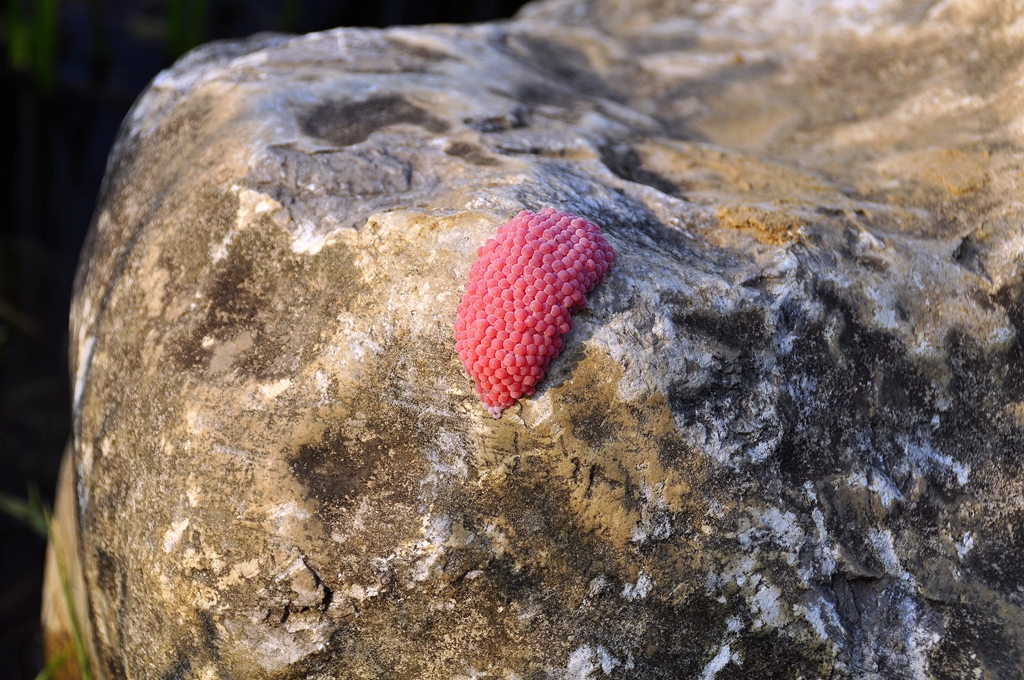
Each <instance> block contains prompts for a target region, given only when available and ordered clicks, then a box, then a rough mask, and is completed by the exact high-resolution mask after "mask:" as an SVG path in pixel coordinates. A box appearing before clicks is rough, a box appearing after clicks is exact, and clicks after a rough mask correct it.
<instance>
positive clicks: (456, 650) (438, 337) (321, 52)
mask: <svg viewBox="0 0 1024 680" xmlns="http://www.w3.org/2000/svg"><path fill="white" fill-rule="evenodd" d="M801 8H802V9H801V10H800V11H799V12H794V11H793V10H792V6H791V3H787V2H781V1H778V2H753V1H751V0H731V1H730V2H723V3H718V4H714V5H688V4H680V3H660V2H659V3H654V2H646V1H645V0H608V1H603V0H602V1H600V2H587V1H582V0H580V1H577V0H547V1H546V2H540V3H537V4H534V5H530V6H528V7H527V8H525V9H524V10H523V11H522V12H521V13H520V14H519V15H518V16H517V18H516V19H514V20H512V21H508V22H501V23H495V24H483V25H476V26H463V27H453V26H432V27H423V28H395V29H388V30H384V31H377V30H363V29H337V30H334V31H328V32H324V33H318V34H312V35H308V36H301V37H282V36H257V37H254V38H252V39H249V40H247V41H240V42H234V43H217V44H212V45H209V46H206V47H202V48H199V49H198V50H196V51H194V52H193V53H191V54H190V55H187V56H186V57H185V58H183V59H182V60H181V61H179V62H178V63H177V64H176V65H174V66H173V67H172V68H171V69H168V70H167V71H165V72H164V73H162V74H161V75H160V76H158V78H157V79H156V80H155V81H154V82H153V84H152V85H151V86H150V88H149V89H148V90H147V92H146V93H145V94H144V95H143V96H142V98H141V99H140V100H139V101H138V103H137V104H136V105H135V107H134V108H133V110H132V113H131V114H130V115H129V117H128V119H127V120H126V122H125V125H124V128H123V130H122V132H121V136H120V138H119V140H118V142H117V145H116V146H115V149H114V151H113V152H112V156H111V160H110V164H109V171H108V175H107V179H106V182H105V184H104V191H103V194H102V196H101V200H100V205H99V208H98V212H97V216H96V219H95V221H94V224H93V226H92V229H91V232H90V236H89V239H88V242H87V245H86V247H85V250H84V252H83V255H82V265H81V267H80V270H79V274H78V279H77V285H76V291H75V298H74V302H73V311H72V328H71V335H70V345H71V362H72V364H71V369H72V373H73V375H74V377H75V386H74V440H73V458H72V460H71V464H70V465H69V466H68V468H67V474H65V475H64V477H63V478H62V479H63V482H62V484H63V485H62V487H61V496H60V500H59V501H58V515H57V516H58V520H59V522H60V523H61V531H62V533H61V534H60V535H61V536H62V537H63V536H73V537H74V538H75V540H76V541H77V543H76V548H75V550H74V551H73V552H74V554H75V555H76V557H77V559H76V561H74V563H73V564H74V565H76V566H74V573H73V579H72V584H73V585H74V589H75V596H76V598H77V601H78V602H80V603H81V604H79V605H78V607H79V608H80V609H81V610H83V611H84V612H85V617H84V621H83V623H84V624H85V635H86V639H87V641H88V645H89V654H90V660H91V664H92V669H93V675H94V677H97V678H104V679H107V678H110V679H113V678H182V679H184V678H214V677H223V678H276V679H280V680H284V679H286V678H323V679H326V678H329V677H330V678H335V679H336V680H338V679H340V678H353V679H355V678H402V677H410V678H412V677H415V678H438V679H440V678H444V679H446V680H447V679H450V678H473V677H494V678H509V679H510V678H522V679H526V678H564V679H568V678H574V679H576V678H588V679H590V680H596V679H597V678H604V677H610V678H627V677H628V678H645V679H647V678H651V679H653V678H665V677H687V678H689V677H695V678H717V679H719V680H722V679H724V678H728V677H750V678H763V677H788V678H798V677H804V678H812V677H831V678H846V677H850V678H881V677H885V678H925V677H931V678H962V677H975V676H977V677H1020V676H1021V674H1022V673H1024V668H1022V666H1021V663H1022V662H1021V659H1024V609H1022V608H1024V600H1022V595H1021V593H1022V592H1024V567H1022V566H1021V563H1020V560H1019V559H1018V556H1019V555H1020V553H1021V549H1022V541H1024V527H1022V521H1024V514H1022V510H1021V508H1024V503H1022V493H1024V487H1022V481H1021V480H1024V475H1022V474H1021V465H1022V462H1021V460H1022V459H1021V456H1020V455H1019V454H1020V451H1021V450H1022V445H1024V368H1022V367H1024V345H1022V342H1024V341H1022V339H1021V337H1022V336H1021V329H1022V327H1024V283H1022V281H1024V272H1022V259H1021V252H1022V245H1024V231H1022V229H1021V226H1020V225H1021V223H1022V221H1021V220H1022V211H1021V205H1020V201H1019V200H1018V189H1017V186H1018V181H1019V180H1024V177H1021V176H1020V175H1021V170H1020V168H1021V167H1022V164H1021V151H1020V146H1021V139H1019V138H1020V136H1021V131H1022V129H1024V128H1021V126H1020V123H1019V120H1018V119H1019V97H1018V92H1019V86H1018V80H1019V70H1020V66H1021V57H1020V54H1022V51H1021V49H1020V48H1021V44H1022V43H1021V40H1022V36H1021V35H1019V33H1020V32H1019V31H1017V30H1016V29H1015V28H1014V27H1015V26H1018V23H1017V20H1019V18H1020V17H1018V16H1016V14H1014V12H1016V10H1010V9H1008V8H1004V7H1002V6H998V5H971V4H969V3H958V2H952V3H940V4H937V5H930V4H927V3H926V4H922V3H919V2H912V1H910V0H893V1H892V2H883V3H880V4H873V5H870V6H864V5H859V4H851V3H844V2H820V3H811V4H802V5H801ZM1011 14H1013V16H1010V15H1011ZM546 206H551V207H553V208H555V209H556V210H559V211H563V212H566V213H572V214H576V215H582V216H586V218H587V219H589V220H592V221H593V222H595V223H597V224H600V225H601V229H602V231H603V232H604V233H605V234H607V236H608V239H609V241H610V242H613V243H614V244H615V251H616V259H615V265H614V275H612V276H609V277H608V278H607V279H606V280H605V281H604V282H603V283H602V284H601V285H600V286H597V287H596V288H595V289H594V290H593V292H592V293H590V294H589V295H588V304H587V307H586V309H583V310H581V311H580V312H579V314H578V315H577V316H576V317H574V325H573V328H572V330H571V331H570V332H569V333H567V334H566V336H565V338H564V341H565V347H564V350H563V351H562V352H561V354H560V356H559V357H558V358H557V359H555V360H553V361H552V362H551V363H550V365H549V367H548V371H547V376H546V377H545V380H544V381H543V383H541V384H540V385H539V387H538V388H537V391H536V393H535V394H534V395H533V396H531V397H530V398H529V399H521V400H520V401H519V402H518V403H517V404H515V405H514V406H511V407H510V408H509V409H507V410H506V411H505V414H504V416H503V417H502V418H501V419H500V420H494V419H492V418H490V417H489V416H488V415H487V413H485V412H484V411H482V410H481V409H480V406H479V400H478V397H477V395H476V394H475V393H474V389H473V384H472V382H471V380H470V379H469V378H468V377H467V376H466V374H465V372H464V370H463V366H462V365H461V363H460V361H459V358H458V356H457V355H456V350H455V342H456V340H455V338H454V336H453V329H452V324H453V322H454V320H455V316H456V309H457V307H458V305H459V301H460V299H461V296H462V293H463V290H464V285H465V282H466V279H467V275H468V272H469V269H470V267H471V265H472V262H473V260H474V258H475V254H476V248H477V247H478V246H479V245H480V244H481V243H484V242H485V241H486V239H487V238H489V237H490V236H491V235H493V233H494V231H495V229H496V227H497V226H498V225H500V224H502V223H503V222H506V221H507V220H509V219H510V218H511V217H512V216H514V215H515V214H517V213H518V212H519V211H520V210H530V211H537V210H540V209H541V208H543V207H546ZM62 542H64V543H70V541H65V540H64V539H63V538H62ZM48 579H49V580H48V588H50V589H51V591H53V589H54V588H56V587H57V586H56V581H55V575H54V573H53V571H52V569H51V571H50V573H49V576H48ZM51 594H52V593H51ZM47 611H48V612H50V613H49V614H48V618H47V621H46V625H47V626H48V627H49V628H48V630H49V633H48V635H49V638H48V639H49V640H50V641H51V648H52V646H53V645H57V644H58V642H59V640H61V639H62V638H61V631H62V628H61V626H63V625H66V619H61V618H60V617H59V616H58V615H56V614H54V613H53V611H54V610H53V608H52V607H51V608H49V609H48V610H47ZM154 632H157V633H158V634H154Z"/></svg>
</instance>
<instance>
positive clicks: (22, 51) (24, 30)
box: [7, 0, 32, 71]
mask: <svg viewBox="0 0 1024 680" xmlns="http://www.w3.org/2000/svg"><path fill="white" fill-rule="evenodd" d="M7 58H8V60H9V61H10V63H11V68H13V69H15V70H18V71H27V70H28V69H29V68H30V67H31V66H32V42H31V37H30V35H29V31H28V26H27V25H26V22H25V15H24V13H23V12H22V11H21V0H7Z"/></svg>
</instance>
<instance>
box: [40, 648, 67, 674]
mask: <svg viewBox="0 0 1024 680" xmlns="http://www.w3.org/2000/svg"><path fill="white" fill-rule="evenodd" d="M67 660H68V653H67V652H61V653H60V654H58V655H57V656H55V657H53V658H52V659H50V662H49V663H48V664H46V667H45V668H43V670H41V671H39V675H37V676H36V680H50V678H52V677H53V674H54V673H56V672H57V669H58V668H60V667H61V666H63V665H64V662H65V661H67Z"/></svg>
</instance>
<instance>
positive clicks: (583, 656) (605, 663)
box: [560, 645, 634, 680]
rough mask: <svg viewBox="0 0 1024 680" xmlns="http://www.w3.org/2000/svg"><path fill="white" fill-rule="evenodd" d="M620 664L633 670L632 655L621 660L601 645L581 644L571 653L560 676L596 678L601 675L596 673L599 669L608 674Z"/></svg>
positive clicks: (567, 679) (579, 679)
mask: <svg viewBox="0 0 1024 680" xmlns="http://www.w3.org/2000/svg"><path fill="white" fill-rule="evenodd" d="M620 666H621V667H622V669H623V670H625V671H630V670H632V669H633V667H634V664H633V657H632V655H629V656H627V657H626V660H625V661H621V660H620V659H617V658H616V657H615V656H613V655H612V654H611V653H610V652H609V651H608V650H607V649H605V648H604V647H602V646H601V645H596V646H594V647H591V646H590V645H580V646H579V647H577V648H576V649H575V650H573V651H572V652H571V653H570V654H569V660H568V662H567V663H566V668H565V672H564V673H563V674H561V676H560V677H561V678H562V679H563V680H596V679H597V678H599V677H600V676H599V675H596V673H597V672H598V671H601V673H602V674H604V675H606V676H608V675H611V674H612V671H614V670H615V669H616V668H618V667H620Z"/></svg>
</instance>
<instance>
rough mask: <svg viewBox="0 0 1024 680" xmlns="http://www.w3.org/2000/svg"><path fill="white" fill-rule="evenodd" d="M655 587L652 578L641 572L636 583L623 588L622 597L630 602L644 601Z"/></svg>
mask: <svg viewBox="0 0 1024 680" xmlns="http://www.w3.org/2000/svg"><path fill="white" fill-rule="evenodd" d="M653 585H654V581H652V580H651V577H650V576H649V575H648V574H645V573H644V572H642V571H641V572H640V574H639V575H638V576H637V577H636V583H627V584H626V585H624V586H623V587H622V597H624V598H626V599H627V600H629V601H633V600H642V599H644V598H645V597H647V594H648V593H650V592H651V587H652V586H653Z"/></svg>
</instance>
